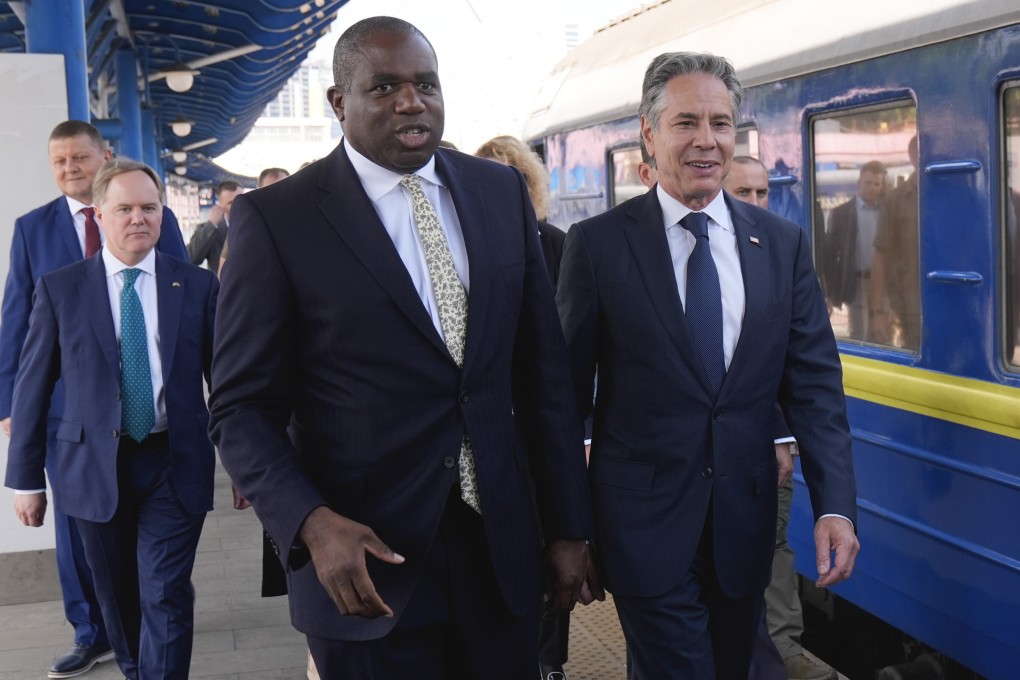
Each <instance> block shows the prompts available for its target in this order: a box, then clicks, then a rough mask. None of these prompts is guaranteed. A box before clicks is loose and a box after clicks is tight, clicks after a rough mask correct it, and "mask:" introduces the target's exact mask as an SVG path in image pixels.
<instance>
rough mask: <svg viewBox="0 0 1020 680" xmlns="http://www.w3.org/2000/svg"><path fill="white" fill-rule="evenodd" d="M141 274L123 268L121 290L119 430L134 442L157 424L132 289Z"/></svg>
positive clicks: (137, 303)
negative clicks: (122, 285) (120, 401)
mask: <svg viewBox="0 0 1020 680" xmlns="http://www.w3.org/2000/svg"><path fill="white" fill-rule="evenodd" d="M141 273H142V270H141V269H125V270H124V290H122V291H121V293H120V391H121V399H122V403H121V416H120V425H121V428H120V429H121V430H122V431H123V433H124V434H126V435H127V436H129V437H131V438H132V439H134V440H135V441H136V442H140V441H142V440H143V439H145V438H146V437H148V436H149V433H150V432H152V426H153V425H154V424H155V423H156V408H155V406H153V402H152V374H151V373H150V372H149V344H148V338H147V337H146V335H145V315H144V314H142V301H141V300H139V299H138V293H137V292H135V280H136V279H137V278H138V275H139V274H141Z"/></svg>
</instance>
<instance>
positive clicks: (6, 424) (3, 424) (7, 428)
mask: <svg viewBox="0 0 1020 680" xmlns="http://www.w3.org/2000/svg"><path fill="white" fill-rule="evenodd" d="M0 429H2V430H3V431H4V434H5V435H7V436H8V437H10V436H11V417H10V416H7V417H6V418H4V419H3V420H0Z"/></svg>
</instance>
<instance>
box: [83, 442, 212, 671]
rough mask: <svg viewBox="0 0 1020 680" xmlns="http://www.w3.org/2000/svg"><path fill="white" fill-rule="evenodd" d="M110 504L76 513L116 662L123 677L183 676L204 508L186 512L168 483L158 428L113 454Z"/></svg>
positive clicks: (167, 452)
mask: <svg viewBox="0 0 1020 680" xmlns="http://www.w3.org/2000/svg"><path fill="white" fill-rule="evenodd" d="M117 475H118V480H117V484H118V491H119V493H120V501H119V503H118V506H117V512H116V514H115V515H114V517H113V519H112V520H110V521H109V522H90V521H87V520H82V519H77V520H76V522H77V524H78V528H79V531H80V532H81V537H82V542H83V543H84V545H85V553H86V555H87V556H88V560H89V564H90V565H91V567H92V573H93V574H94V576H95V584H96V592H97V593H98V595H99V604H100V606H101V607H102V610H103V616H104V618H105V619H106V624H107V634H108V635H109V637H110V644H111V645H112V646H113V650H114V652H115V653H116V656H117V664H118V665H119V666H120V670H121V672H122V673H124V675H125V676H126V677H127V678H128V679H129V680H185V679H186V678H187V677H188V672H189V670H190V667H191V648H192V634H193V630H194V605H195V590H194V587H193V586H192V584H191V571H192V568H193V567H194V564H195V551H196V550H197V548H198V539H199V536H200V535H201V533H202V523H203V522H204V521H205V513H200V514H197V515H195V514H192V513H190V512H188V511H187V510H186V509H185V508H184V506H183V505H181V502H180V500H179V499H178V498H177V494H176V493H175V492H174V490H173V487H172V485H171V483H170V448H169V441H168V438H167V436H166V434H165V433H160V434H156V435H150V436H149V437H148V438H147V439H146V440H145V441H144V442H142V443H141V444H137V443H135V442H133V441H131V440H130V439H129V438H127V437H124V439H123V441H122V443H121V445H120V450H119V452H118V455H117Z"/></svg>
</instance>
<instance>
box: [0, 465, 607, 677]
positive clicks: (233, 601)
mask: <svg viewBox="0 0 1020 680" xmlns="http://www.w3.org/2000/svg"><path fill="white" fill-rule="evenodd" d="M261 578H262V529H261V525H260V524H259V522H258V519H257V518H256V517H255V513H254V512H253V511H251V510H245V511H243V512H238V511H236V510H234V509H233V507H232V501H231V495H230V480H229V478H228V477H227V475H226V473H225V472H223V470H222V468H218V469H217V474H216V509H215V510H213V511H212V512H211V513H209V515H208V517H207V518H206V522H205V527H204V529H203V531H202V538H201V540H200V542H199V548H198V555H197V557H196V560H195V571H194V575H193V581H194V584H195V590H196V592H197V599H196V605H195V610H196V611H195V648H194V654H193V657H192V663H191V677H192V678H207V679H209V680H303V679H304V678H305V677H306V672H305V671H306V649H305V642H304V636H302V635H301V634H300V633H298V632H297V631H295V630H294V629H293V628H292V627H291V625H290V613H289V611H288V606H287V598H286V597H272V598H263V597H261V595H260V589H261ZM570 638H571V640H570V661H569V663H568V664H567V667H566V670H567V672H568V677H570V678H571V680H623V679H624V678H625V677H626V670H625V667H624V663H625V652H624V644H623V635H622V633H621V632H620V628H619V622H618V620H617V618H616V610H615V608H614V607H613V606H612V604H611V603H609V602H606V603H599V604H596V605H593V606H591V607H585V608H578V610H577V611H576V612H575V613H574V615H573V619H572V625H571V629H570ZM72 641H73V632H72V630H71V627H70V625H69V624H68V623H67V622H66V621H65V620H64V613H63V607H62V605H61V603H60V602H59V601H52V602H38V603H32V604H15V605H6V606H0V680H33V679H35V678H40V679H42V678H46V671H47V670H48V669H49V667H50V664H51V663H52V662H53V658H54V657H55V656H57V655H58V654H62V653H64V652H65V651H66V650H67V648H68V647H69V646H70V644H71V643H72ZM537 675H538V673H537V663H536V677H537ZM80 677H82V678H84V679H86V680H120V679H121V678H122V677H123V676H122V675H121V674H120V673H119V672H118V669H117V665H116V663H114V662H112V661H110V662H106V663H103V664H100V665H98V666H96V667H95V668H93V669H92V670H91V671H90V672H88V673H87V674H85V675H82V676H80Z"/></svg>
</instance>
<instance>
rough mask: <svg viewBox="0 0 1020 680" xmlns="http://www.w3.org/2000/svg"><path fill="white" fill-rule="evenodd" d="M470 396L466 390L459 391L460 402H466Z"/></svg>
mask: <svg viewBox="0 0 1020 680" xmlns="http://www.w3.org/2000/svg"><path fill="white" fill-rule="evenodd" d="M470 398H471V397H470V395H468V393H467V390H464V391H463V392H461V393H460V400H461V402H463V403H465V404H466V403H467V400H468V399H470Z"/></svg>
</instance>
